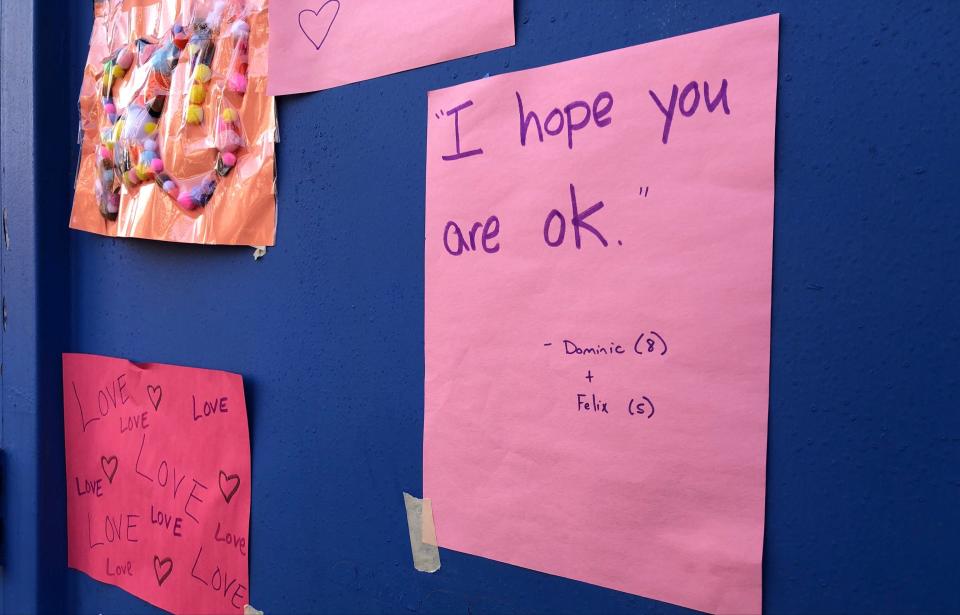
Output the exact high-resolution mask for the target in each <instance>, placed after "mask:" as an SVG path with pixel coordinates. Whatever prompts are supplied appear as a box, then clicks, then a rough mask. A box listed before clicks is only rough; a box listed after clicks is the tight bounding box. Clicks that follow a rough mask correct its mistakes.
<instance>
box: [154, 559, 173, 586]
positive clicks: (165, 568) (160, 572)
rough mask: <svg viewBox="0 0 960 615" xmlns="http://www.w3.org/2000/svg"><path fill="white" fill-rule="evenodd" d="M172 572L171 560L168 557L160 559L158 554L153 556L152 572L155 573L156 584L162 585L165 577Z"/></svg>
mask: <svg viewBox="0 0 960 615" xmlns="http://www.w3.org/2000/svg"><path fill="white" fill-rule="evenodd" d="M172 572H173V560H172V559H170V558H169V557H165V558H163V559H160V556H159V555H154V556H153V573H154V574H155V575H157V585H158V586H160V585H163V582H164V581H166V580H167V577H169V576H170V574H171V573H172Z"/></svg>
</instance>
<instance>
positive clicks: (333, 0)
mask: <svg viewBox="0 0 960 615" xmlns="http://www.w3.org/2000/svg"><path fill="white" fill-rule="evenodd" d="M329 5H334V6H333V7H332V8H331V9H330V10H332V11H333V15H332V16H331V17H330V21H329V22H328V23H327V27H326V29H324V27H323V19H322V18H321V14H322V13H324V9H326V8H327V6H329ZM329 13H330V11H329V10H328V11H326V14H329ZM306 14H310V15H312V16H313V17H311V18H310V19H311V20H313V18H317V19H319V20H320V21H319V25H318V26H316V31H317V32H319V31H320V30H323V37H322V38H320V42H319V43H318V42H317V41H316V39H315V38H314V37H313V36H310V33H309V32H308V31H307V26H309V25H310V24H309V23H308V24H307V26H304V22H303V16H304V15H306ZM339 14H340V0H327V1H326V2H324V3H323V4H322V5H320V8H318V9H317V10H315V11H314V10H313V9H303V10H302V11H300V13H298V14H297V23H298V24H299V25H300V31H301V32H303V35H304V36H306V37H307V40H308V41H310V43H311V44H312V45H313V46H314V47H316V49H317V51H320V48H321V47H323V42H324V41H326V40H327V35H328V34H330V28H332V27H333V22H334V21H335V20H336V19H337V15H339ZM313 23H316V22H313ZM310 29H311V30H313V29H314V28H313V27H310Z"/></svg>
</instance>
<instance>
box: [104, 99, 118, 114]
mask: <svg viewBox="0 0 960 615" xmlns="http://www.w3.org/2000/svg"><path fill="white" fill-rule="evenodd" d="M103 112H104V113H106V114H107V115H116V113H117V106H116V105H115V104H113V103H112V102H108V103H106V104H104V105H103Z"/></svg>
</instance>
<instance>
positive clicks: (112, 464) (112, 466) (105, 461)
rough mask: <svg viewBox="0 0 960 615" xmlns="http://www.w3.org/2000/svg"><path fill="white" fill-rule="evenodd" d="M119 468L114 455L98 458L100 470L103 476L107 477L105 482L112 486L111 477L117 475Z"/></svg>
mask: <svg viewBox="0 0 960 615" xmlns="http://www.w3.org/2000/svg"><path fill="white" fill-rule="evenodd" d="M119 466H120V462H119V461H117V456H116V455H111V456H109V457H100V469H102V470H103V474H104V476H106V477H107V481H109V482H110V483H111V484H113V477H114V475H115V474H116V473H117V468H118V467H119Z"/></svg>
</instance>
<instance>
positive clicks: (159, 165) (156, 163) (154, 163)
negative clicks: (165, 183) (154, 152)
mask: <svg viewBox="0 0 960 615" xmlns="http://www.w3.org/2000/svg"><path fill="white" fill-rule="evenodd" d="M150 168H151V169H153V172H154V173H159V172H160V171H162V170H163V161H162V160H160V159H159V158H154V159H153V160H151V161H150Z"/></svg>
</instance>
